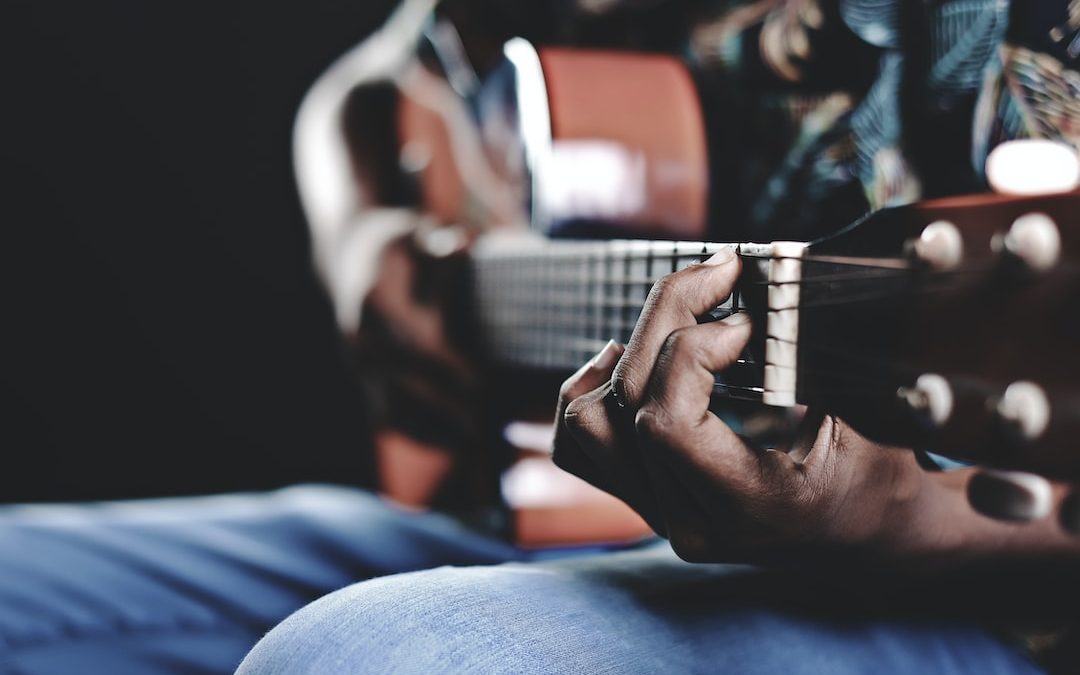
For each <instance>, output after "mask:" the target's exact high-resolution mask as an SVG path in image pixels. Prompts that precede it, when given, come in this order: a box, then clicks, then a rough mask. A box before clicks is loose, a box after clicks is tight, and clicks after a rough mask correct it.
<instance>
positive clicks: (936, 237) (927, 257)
mask: <svg viewBox="0 0 1080 675" xmlns="http://www.w3.org/2000/svg"><path fill="white" fill-rule="evenodd" d="M910 250H911V252H912V253H913V254H914V256H915V257H916V258H917V259H918V260H919V261H920V262H922V263H923V264H925V265H926V266H927V267H929V268H930V269H932V270H935V271H937V272H948V271H949V270H953V269H955V268H956V267H958V266H959V265H960V263H961V261H962V260H963V259H964V238H963V236H962V235H961V234H960V230H959V229H958V228H957V227H956V225H954V224H952V223H950V222H949V221H947V220H937V221H934V222H932V223H930V224H929V225H927V226H926V227H925V228H923V231H922V233H920V234H919V237H918V239H915V240H914V241H913V242H911V244H910Z"/></svg>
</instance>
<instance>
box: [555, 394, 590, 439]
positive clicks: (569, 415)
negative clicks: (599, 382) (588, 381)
mask: <svg viewBox="0 0 1080 675" xmlns="http://www.w3.org/2000/svg"><path fill="white" fill-rule="evenodd" d="M595 422H596V404H595V402H594V401H592V400H590V399H588V398H586V397H584V396H580V397H578V398H575V399H574V400H572V401H570V403H569V404H568V405H567V406H566V410H565V411H564V412H563V424H565V425H566V426H567V427H568V428H569V429H570V430H571V431H579V432H588V430H589V429H590V428H592V426H593V425H594V424H595Z"/></svg>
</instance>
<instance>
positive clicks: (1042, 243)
mask: <svg viewBox="0 0 1080 675" xmlns="http://www.w3.org/2000/svg"><path fill="white" fill-rule="evenodd" d="M993 247H994V250H996V251H998V252H1003V253H1008V254H1009V255H1011V256H1012V257H1013V258H1014V259H1016V260H1018V261H1020V262H1021V263H1023V265H1024V267H1026V268H1027V269H1029V270H1031V271H1032V272H1045V271H1046V270H1049V269H1050V268H1051V267H1053V266H1054V265H1056V264H1057V261H1058V259H1059V258H1060V257H1061V233H1060V232H1059V231H1058V227H1057V223H1055V222H1054V219H1053V218H1051V217H1050V216H1048V215H1046V214H1045V213H1028V214H1025V215H1022V216H1020V217H1019V218H1017V219H1016V220H1015V221H1014V222H1013V224H1012V226H1011V227H1010V228H1009V231H1008V233H1006V234H1005V235H999V236H997V237H995V238H994V241H993Z"/></svg>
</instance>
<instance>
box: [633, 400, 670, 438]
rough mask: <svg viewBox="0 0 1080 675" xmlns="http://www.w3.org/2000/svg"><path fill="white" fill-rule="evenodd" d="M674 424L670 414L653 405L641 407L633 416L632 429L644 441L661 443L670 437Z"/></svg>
mask: <svg viewBox="0 0 1080 675" xmlns="http://www.w3.org/2000/svg"><path fill="white" fill-rule="evenodd" d="M674 426H675V424H674V420H673V419H672V418H671V416H670V415H669V414H668V413H667V412H666V411H664V410H663V409H662V408H659V407H658V406H655V405H648V406H645V407H643V408H642V409H641V410H639V411H638V413H637V415H636V416H635V417H634V429H635V430H636V431H637V433H638V435H639V436H640V437H641V438H643V439H644V440H646V441H653V442H659V443H663V442H665V441H667V440H669V439H671V437H672V434H673V431H674Z"/></svg>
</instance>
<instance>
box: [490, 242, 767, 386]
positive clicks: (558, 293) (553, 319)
mask: <svg viewBox="0 0 1080 675" xmlns="http://www.w3.org/2000/svg"><path fill="white" fill-rule="evenodd" d="M724 247H733V248H736V249H739V250H740V251H742V252H743V254H744V255H746V254H747V253H750V249H751V248H753V249H754V252H755V253H757V254H763V255H766V254H767V253H766V251H767V249H768V247H767V246H766V247H762V246H760V245H754V244H743V245H737V244H718V243H707V242H675V241H640V240H624V241H602V242H597V241H574V240H569V241H548V240H540V239H525V238H514V239H506V240H499V239H493V240H491V241H487V242H484V245H482V246H479V247H477V248H476V250H474V252H473V256H472V265H473V274H472V276H473V282H474V285H475V287H474V289H473V290H474V298H475V299H476V312H477V315H478V318H479V321H480V326H481V329H482V332H483V334H484V336H485V338H486V340H487V346H488V348H489V353H490V356H491V357H492V358H493V359H494V361H496V362H497V363H499V364H502V365H509V366H516V367H526V368H535V369H543V370H573V369H576V368H578V367H579V366H580V365H581V364H582V363H584V362H585V361H587V360H588V359H589V358H591V357H592V356H593V355H594V354H596V353H597V352H598V351H599V350H600V349H601V348H602V347H603V346H604V344H605V343H606V342H607V341H608V340H616V341H618V342H623V343H625V342H627V341H628V340H629V339H630V334H631V332H632V331H633V328H634V325H635V324H636V323H637V320H638V317H639V316H640V315H641V310H642V307H643V305H644V303H645V299H646V297H648V294H649V290H650V289H651V288H652V285H653V284H654V283H655V282H656V281H657V280H658V279H660V278H661V277H663V276H664V275H666V274H670V273H671V272H674V271H677V270H680V269H683V268H685V267H687V266H689V265H691V264H693V263H696V262H699V261H701V260H703V259H705V258H707V257H709V256H710V255H712V254H713V253H715V252H716V251H718V250H720V249H721V248H724ZM757 249H763V250H762V251H758V250H757ZM744 308H745V305H744V303H743V302H742V300H741V298H740V294H739V293H738V292H736V293H735V294H733V295H732V297H731V298H729V299H728V300H727V301H725V303H724V304H723V305H721V306H720V307H718V308H717V309H716V310H715V311H714V315H716V316H723V315H725V314H728V313H731V312H732V311H737V310H738V309H744Z"/></svg>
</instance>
